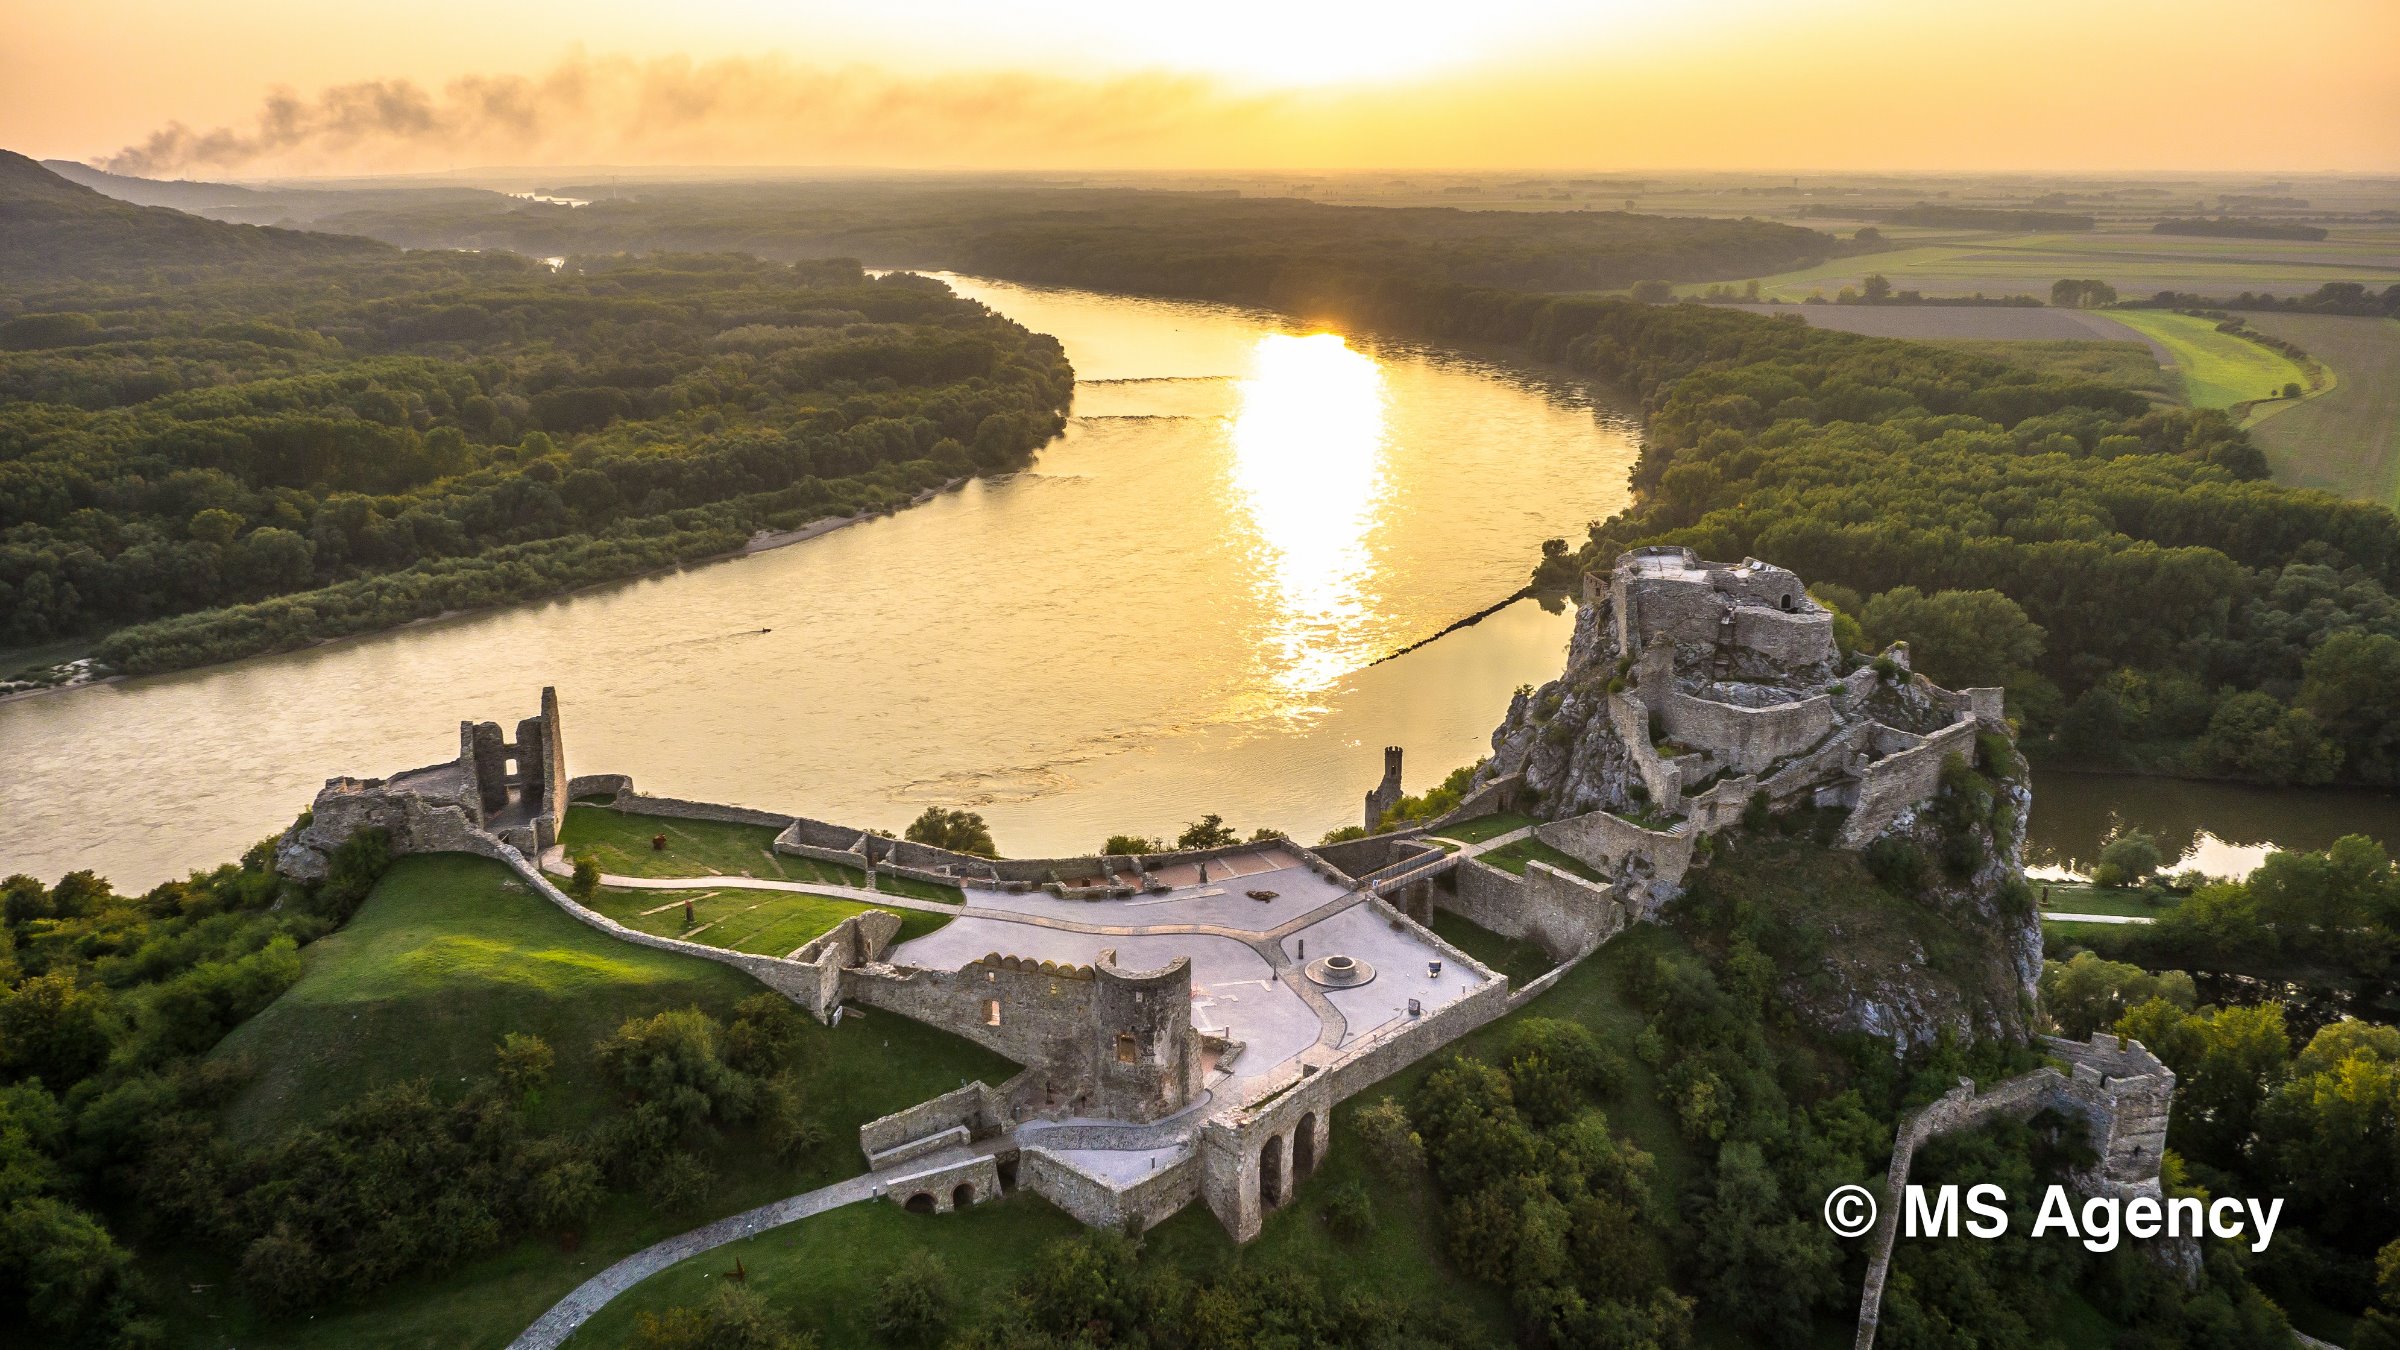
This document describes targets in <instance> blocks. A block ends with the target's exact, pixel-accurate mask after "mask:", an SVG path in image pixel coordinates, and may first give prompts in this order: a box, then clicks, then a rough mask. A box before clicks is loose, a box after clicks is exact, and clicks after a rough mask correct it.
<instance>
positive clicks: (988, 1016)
mask: <svg viewBox="0 0 2400 1350" xmlns="http://www.w3.org/2000/svg"><path fill="white" fill-rule="evenodd" d="M983 1024H984V1025H985V1026H987V1027H996V1026H998V1025H1000V1000H998V999H996V998H987V999H985V1000H984V1001H983Z"/></svg>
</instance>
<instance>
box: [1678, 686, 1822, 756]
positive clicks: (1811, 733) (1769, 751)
mask: <svg viewBox="0 0 2400 1350" xmlns="http://www.w3.org/2000/svg"><path fill="white" fill-rule="evenodd" d="M1659 717H1660V720H1661V721H1663V722H1664V723H1665V724H1666V729H1667V734H1668V735H1669V736H1672V737H1674V738H1675V739H1676V740H1678V741H1681V742H1682V743H1684V744H1685V745H1689V746H1693V747H1695V748H1697V749H1701V750H1706V751H1708V752H1709V753H1710V755H1711V756H1713V757H1714V758H1715V760H1716V762H1717V763H1718V764H1720V765H1724V766H1726V767H1728V768H1731V769H1734V770H1736V771H1738V772H1741V773H1758V772H1760V771H1762V770H1764V769H1765V768H1766V767H1767V766H1768V765H1770V764H1773V763H1774V762H1775V761H1777V760H1779V759H1785V758H1788V757H1790V756H1792V755H1797V754H1799V753H1801V752H1802V751H1804V750H1807V749H1808V748H1809V747H1811V746H1813V745H1815V744H1816V743H1817V742H1819V741H1821V740H1823V739H1825V737H1826V735H1827V733H1829V732H1831V731H1832V730H1833V700H1832V699H1830V698H1828V697H1826V696H1825V695H1823V694H1817V695H1814V696H1813V697H1810V698H1806V699H1802V700H1800V701H1798V702H1796V703H1778V704H1775V705H1773V706H1771V707H1765V708H1744V707H1740V706H1738V705H1736V704H1732V703H1718V702H1714V701H1712V700H1709V699H1704V698H1694V697H1693V696H1692V695H1690V694H1687V693H1684V692H1683V691H1681V690H1679V689H1670V690H1668V691H1667V694H1666V697H1665V699H1664V700H1663V701H1662V706H1661V707H1660V708H1659Z"/></svg>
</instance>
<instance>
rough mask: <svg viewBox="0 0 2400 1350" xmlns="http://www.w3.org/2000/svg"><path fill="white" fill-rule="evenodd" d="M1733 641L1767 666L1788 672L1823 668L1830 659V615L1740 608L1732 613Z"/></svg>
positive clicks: (1831, 618)
mask: <svg viewBox="0 0 2400 1350" xmlns="http://www.w3.org/2000/svg"><path fill="white" fill-rule="evenodd" d="M1811 603H1813V602H1811ZM1733 640H1734V642H1735V644H1736V645H1738V646H1740V647H1741V648H1742V649H1743V650H1744V651H1748V652H1753V653H1755V654H1757V655H1759V656H1761V657H1764V658H1765V659H1766V660H1767V662H1768V663H1769V664H1771V665H1775V666H1781V667H1784V668H1786V669H1792V670H1799V669H1805V668H1808V667H1811V666H1819V665H1825V664H1829V663H1830V662H1832V660H1833V659H1834V643H1833V615H1832V614H1831V613H1829V612H1827V611H1825V610H1822V609H1819V610H1813V611H1801V612H1798V613H1792V614H1786V613H1784V612H1783V611H1782V610H1780V609H1756V608H1751V607H1749V606H1743V607H1741V608H1738V609H1736V610H1734V611H1733Z"/></svg>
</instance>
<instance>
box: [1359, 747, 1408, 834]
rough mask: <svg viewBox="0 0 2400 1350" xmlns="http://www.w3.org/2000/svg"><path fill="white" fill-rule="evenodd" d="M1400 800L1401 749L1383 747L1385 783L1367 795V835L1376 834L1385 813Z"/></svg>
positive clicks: (1381, 783) (1379, 784)
mask: <svg viewBox="0 0 2400 1350" xmlns="http://www.w3.org/2000/svg"><path fill="white" fill-rule="evenodd" d="M1399 800H1400V747H1399V746H1396V745H1387V746H1385V747H1383V781H1382V782H1380V783H1377V784H1376V785H1375V790H1374V791H1372V792H1370V793H1368V794H1367V815H1366V820H1365V822H1364V823H1365V825H1366V827H1367V833H1369V834H1373V833H1375V828H1376V827H1377V826H1378V825H1381V824H1382V823H1383V813H1384V812H1386V811H1389V810H1391V809H1392V806H1393V805H1394V804H1395V803H1397V802H1398V801H1399Z"/></svg>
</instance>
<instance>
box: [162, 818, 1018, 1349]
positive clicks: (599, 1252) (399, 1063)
mask: <svg viewBox="0 0 2400 1350" xmlns="http://www.w3.org/2000/svg"><path fill="white" fill-rule="evenodd" d="M303 959H304V961H305V963H306V969H305V971H304V973H303V974H302V976H301V979H300V982H299V983H298V984H297V985H294V986H293V987H292V988H291V989H290V990H289V991H287V992H286V993H285V994H284V995H283V997H282V998H280V999H278V1000H276V1001H275V1002H274V1003H273V1004H270V1005H269V1006H268V1007H267V1008H266V1009H265V1010H264V1011H263V1012H261V1013H259V1014H258V1015H257V1016H256V1017H253V1018H251V1019H250V1020H249V1021H247V1022H245V1023H243V1024H242V1025H241V1026H240V1027H239V1028H237V1029H236V1030H235V1031H234V1033H233V1034H232V1035H230V1036H228V1037H227V1038H226V1039H225V1041H224V1042H223V1043H222V1044H221V1045H220V1046H219V1047H218V1048H217V1050H216V1051H215V1052H213V1053H215V1054H217V1055H219V1056H232V1055H243V1056H246V1057H247V1058H248V1059H249V1060H250V1061H251V1062H252V1063H253V1064H254V1065H255V1066H256V1068H257V1070H258V1078H257V1080H256V1081H255V1082H253V1083H252V1084H251V1086H250V1087H249V1088H247V1089H246V1090H245V1091H244V1092H243V1094H242V1095H241V1096H239V1097H237V1098H236V1099H235V1101H234V1102H233V1103H232V1104H231V1106H230V1107H229V1108H228V1113H229V1117H228V1123H229V1127H230V1128H233V1129H235V1130H237V1131H239V1132H241V1133H242V1134H244V1135H245V1136H246V1137H251V1138H256V1137H260V1136H261V1135H263V1134H265V1133H267V1132H269V1131H280V1130H283V1129H287V1128H290V1127H291V1126H293V1125H296V1124H299V1123H304V1122H305V1121H306V1120H307V1119H309V1118H310V1117H311V1116H313V1115H315V1114H318V1113H321V1112H323V1111H325V1110H327V1109H328V1108H330V1107H331V1106H333V1105H335V1104H337V1103H340V1102H343V1101H347V1100H349V1099H351V1098H352V1097H355V1096H356V1095H358V1094H360V1093H362V1092H365V1091H368V1090H370V1089H372V1088H374V1087H377V1086H379V1085H382V1084H385V1083H391V1082H396V1081H400V1080H403V1079H407V1078H412V1077H424V1078H429V1079H431V1080H432V1081H433V1082H434V1084H435V1085H436V1087H437V1088H440V1087H443V1086H448V1085H455V1084H456V1083H457V1081H458V1079H460V1078H461V1077H464V1076H468V1075H471V1074H475V1073H481V1072H484V1071H486V1070H488V1068H489V1067H490V1064H491V1051H492V1047H493V1046H494V1045H495V1044H496V1043H497V1041H498V1040H499V1038H500V1036H501V1035H502V1034H503V1033H505V1032H509V1031H530V1032H533V1033H536V1034H538V1035H541V1036H543V1037H544V1038H545V1039H547V1040H548V1041H549V1042H550V1044H551V1047H552V1049H553V1050H555V1051H556V1052H557V1056H558V1062H557V1066H556V1069H555V1070H554V1072H553V1075H552V1082H551V1086H550V1087H549V1088H548V1089H547V1090H546V1093H545V1098H544V1100H543V1101H542V1103H541V1104H540V1105H539V1107H538V1108H537V1109H536V1112H535V1116H534V1123H535V1124H536V1125H537V1126H539V1127H541V1128H554V1129H571V1128H576V1127H579V1126H583V1125H587V1124H590V1123H592V1122H594V1121H596V1120H597V1119H599V1118H600V1117H601V1116H602V1115H603V1114H604V1113H605V1112H606V1110H607V1108H608V1099H609V1094H608V1092H607V1090H606V1089H605V1088H604V1086H603V1085H602V1084H601V1082H600V1080H599V1078H598V1074H597V1072H596V1070H595V1068H594V1065H593V1060H592V1056H591V1047H592V1044H593V1042H594V1041H596V1040H597V1039H599V1038H600V1037H601V1036H603V1035H605V1034H607V1033H608V1032H610V1031H612V1030H614V1029H615V1028H616V1026H617V1025H618V1024H619V1023H620V1022H622V1021H623V1020H624V1019H626V1018H628V1017H633V1016H647V1015H649V1014H652V1013H655V1012H659V1011H663V1010H665V1009H669V1008H682V1007H695V1006H696V1007H699V1008H701V1009H703V1010H705V1011H707V1012H710V1013H712V1014H715V1015H717V1016H725V1015H728V1014H730V1012H731V1011H732V1008H733V1006H734V1004H736V1003H738V1002H739V1001H740V1000H742V999H743V998H746V997H748V996H750V995H752V994H756V993H758V992H760V991H761V990H762V988H763V986H761V985H759V984H758V983H757V982H755V981H753V980H752V979H750V978H749V977H748V976H746V975H743V974H742V973H740V972H739V971H736V970H733V969H732V968H730V967H726V966H720V965H717V964H715V963H713V962H710V961H705V960H701V959H698V958H695V957H688V956H682V955H678V954H676V953H672V952H662V951H656V950H653V949H651V948H647V947H638V946H634V945H632V944H630V943H625V942H621V941H617V940H615V939H612V938H609V937H607V936H606V935H604V934H602V933H600V932H598V931H597V930H595V929H592V928H590V927H588V926H586V925H584V924H582V923H579V922H577V921H576V920H575V919H573V918H572V917H570V916H569V915H567V914H566V913H565V912H563V911H561V910H560V909H559V908H558V907H557V906H555V905H553V904H551V903H550V902H548V901H546V900H544V899H542V898H541V897H539V896H537V895H535V894H534V893H533V892H532V891H531V890H530V889H528V888H527V887H526V886H525V885H524V884H523V883H522V882H520V881H519V880H517V878H516V877H515V876H513V875H512V874H511V873H509V872H508V870H507V869H505V868H503V867H501V866H500V865H499V864H498V863H494V862H490V861H488V860H485V859H481V858H472V857H465V856H459V855H441V856H433V857H414V858H404V859H402V860H400V861H399V862H398V863H396V864H395V865H394V866H393V868H392V871H391V873H390V874H389V875H388V876H386V877H385V878H384V880H383V882H382V884H381V885H379V886H378V887H377V888H376V890H375V893H374V894H373V895H371V896H369V897H368V899H367V902H366V904H365V905H364V906H362V907H361V908H360V910H359V912H358V915H357V916H356V917H355V918H353V919H352V920H351V922H350V924H349V925H348V926H347V927H345V928H344V929H343V930H342V931H340V932H338V933H335V934H333V935H332V936H330V937H327V938H324V939H322V940H320V941H318V942H316V943H313V944H311V945H310V946H309V947H307V948H306V949H305V950H304V952H303ZM803 1030H804V1037H803V1040H802V1049H801V1054H802V1061H801V1062H802V1063H803V1064H804V1065H805V1076H806V1083H807V1089H808V1092H809V1100H810V1102H811V1109H812V1110H814V1111H816V1112H817V1113H818V1115H819V1123H820V1124H821V1125H822V1126H823V1128H824V1132H825V1137H826V1142H825V1144H824V1146H823V1147H821V1148H819V1149H816V1150H814V1151H812V1152H810V1153H807V1154H805V1155H803V1156H802V1157H800V1158H798V1159H797V1160H795V1161H792V1162H788V1163H784V1162H770V1161H765V1160H764V1159H765V1154H764V1150H763V1149H761V1148H760V1147H759V1146H758V1145H757V1143H756V1141H755V1140H752V1139H751V1138H749V1137H748V1136H747V1134H746V1133H745V1132H742V1131H735V1132H732V1133H729V1134H728V1135H726V1136H725V1137H723V1138H721V1139H719V1140H716V1141H714V1142H713V1143H705V1144H704V1145H703V1147H702V1152H703V1155H704V1156H705V1157H707V1158H708V1160H709V1161H710V1162H711V1163H712V1165H713V1166H714V1167H715V1169H716V1172H717V1176H718V1182H717V1187H716V1190H715V1192H714V1193H713V1194H712V1196H711V1197H710V1200H709V1203H708V1204H707V1205H706V1206H705V1207H704V1208H702V1209H700V1210H698V1211H695V1212H693V1213H688V1214H677V1215H659V1214H655V1213H653V1212H652V1211H651V1210H650V1208H649V1207H648V1206H647V1205H646V1204H644V1203H643V1202H641V1201H638V1200H635V1199H631V1198H625V1197H619V1198H617V1199H615V1200H612V1201H611V1202H610V1204H609V1205H608V1206H606V1207H605V1208H604V1209H603V1210H602V1212H601V1213H600V1215H599V1216H598V1217H597V1218H595V1219H594V1220H593V1221H592V1222H591V1223H590V1224H589V1225H588V1226H587V1227H586V1229H585V1231H584V1232H583V1233H582V1234H581V1237H580V1241H579V1243H578V1245H577V1247H576V1248H575V1250H573V1251H568V1250H563V1249H562V1248H561V1246H560V1244H559V1243H558V1242H556V1241H554V1240H551V1239H548V1238H540V1239H528V1240H525V1241H522V1242H518V1243H516V1244H514V1245H512V1246H510V1247H508V1248H505V1249H503V1250H501V1251H498V1252H496V1253H493V1254H491V1255H488V1256H484V1257H480V1258H477V1259H474V1260H471V1261H469V1262H467V1263H466V1264H464V1265H462V1266H461V1267H459V1268H458V1269H456V1270H453V1271H450V1272H448V1273H446V1274H443V1275H441V1276H439V1277H436V1278H433V1279H429V1280H425V1281H420V1282H413V1283H409V1284H407V1285H404V1286H401V1287H397V1288H394V1289H391V1290H387V1291H384V1292H382V1293H380V1294H377V1295H373V1296H370V1297H368V1298H365V1299H361V1300H359V1301H357V1302H355V1303H352V1304H348V1305H343V1306H338V1307H335V1308H330V1309H326V1310H323V1311H321V1312H319V1313H318V1314H317V1315H316V1316H314V1317H312V1318H310V1319H308V1320H306V1321H304V1322H301V1323H297V1324H281V1325H274V1324H269V1325H263V1326H262V1325H259V1324H256V1323H255V1322H254V1321H253V1320H252V1318H251V1315H250V1313H249V1311H248V1310H247V1308H246V1307H245V1305H243V1304H242V1303H240V1302H239V1301H238V1300H237V1299H235V1298H234V1297H233V1296H232V1295H231V1293H230V1289H231V1285H230V1280H229V1275H230V1272H229V1270H228V1269H227V1265H226V1260H225V1257H224V1255H223V1254H221V1253H211V1252H197V1251H190V1250H167V1251H162V1252H158V1253H155V1254H153V1253H151V1252H148V1251H145V1256H146V1257H154V1264H155V1267H156V1269H157V1270H158V1272H159V1273H160V1275H161V1277H162V1284H164V1285H165V1286H167V1287H169V1288H171V1289H173V1290H174V1291H176V1292H175V1304H174V1306H173V1307H172V1308H171V1309H170V1312H171V1316H170V1319H169V1322H170V1325H172V1326H174V1327H176V1328H177V1329H178V1333H179V1335H180V1336H181V1343H183V1344H188V1345H191V1346H195V1347H198V1346H210V1347H220V1346H223V1345H226V1344H229V1343H239V1344H241V1345H244V1346H292V1347H336V1346H339V1347H345V1350H347V1348H348V1347H367V1348H368V1350H419V1348H420V1347H421V1348H422V1350H435V1348H436V1347H442V1348H445V1350H446V1348H447V1347H455V1346H476V1347H500V1346H504V1345H506V1344H507V1343H508V1341H509V1340H511V1339H512V1338H514V1337H515V1336H516V1334H517V1333H518V1332H520V1331H522V1330H523V1329H524V1328H525V1326H526V1325H527V1324H528V1323H530V1322H531V1321H532V1320H533V1319H534V1318H535V1317H537V1316H539V1315H540V1314H541V1312H542V1310H543V1309H545V1308H547V1307H548V1306H549V1305H550V1304H552V1303H553V1302H556V1301H557V1300H558V1298H559V1297H561V1296H562V1295H564V1294H565V1293H566V1292H567V1291H568V1290H569V1289H571V1288H573V1287H574V1286H575V1285H576V1284H577V1283H579V1282H580V1281H582V1280H583V1279H584V1278H585V1277H586V1276H588V1275H590V1274H591V1273H592V1272H594V1271H596V1270H599V1269H600V1268H602V1267H603V1266H606V1265H607V1264H608V1263H609V1262H611V1261H614V1260H616V1259H618V1258H619V1257H622V1256H625V1255H627V1254H629V1253H631V1252H634V1251H637V1250H639V1249H640V1248H642V1247H644V1246H647V1245H648V1244H650V1243H652V1242H655V1241H658V1240H659V1239H660V1238H664V1237H668V1236H671V1235H672V1234H675V1233H679V1232H682V1231H684V1230H685V1229H688V1228H691V1227H693V1226H694V1225H696V1224H700V1223H704V1222H707V1221H708V1220H709V1219H712V1218H715V1217H718V1216H720V1215H723V1214H730V1213H736V1212H739V1211H741V1210H744V1209H749V1208H752V1207H754V1206H757V1205H761V1204H765V1203H767V1202H768V1201H771V1200H776V1199H780V1198H782V1197H784V1196H787V1195H792V1194H796V1193H798V1192H801V1191H805V1190H811V1189H814V1188H815V1187H818V1186H822V1185H824V1184H826V1183H828V1182H831V1181H835V1180H839V1179H840V1178H842V1177H845V1176H850V1175H854V1174H856V1173H857V1172H859V1171H861V1170H863V1169H864V1167H865V1161H864V1159H863V1158H862V1157H861V1156H860V1154H859V1151H858V1127H859V1125H860V1124H862V1123H864V1122H865V1121H868V1120H871V1119H873V1118H875V1117H877V1116H880V1115H885V1114H888V1113H890V1112H892V1111H896V1110H899V1109H901V1108H902V1107H906V1106H911V1105H914V1104H916V1103H918V1102H921V1101H923V1100H925V1099H926V1098H928V1097H931V1096H934V1095H936V1094H938V1093H941V1092H946V1091H948V1090H950V1089H952V1088H955V1087H957V1086H959V1085H960V1084H961V1083H962V1082H965V1081H967V1080H969V1079H974V1078H981V1079H983V1080H984V1081H985V1082H988V1083H999V1082H1001V1081H1002V1080H1003V1079H1005V1078H1007V1077H1008V1076H1010V1075H1011V1074H1013V1073H1015V1072H1016V1066H1014V1065H1013V1064H1011V1063H1009V1062H1008V1061H1007V1060H1005V1059H1002V1058H1000V1057H999V1056H997V1055H994V1054H992V1053H990V1052H989V1051H986V1050H984V1049H982V1048H981V1047H979V1046H976V1045H974V1044H973V1043H971V1042H969V1041H966V1040H962V1039H960V1038H958V1037H955V1036H952V1035H949V1034H948V1033H946V1032H941V1031H936V1030H934V1029H933V1028H931V1027H928V1026H924V1025H922V1024H920V1023H917V1022H911V1021H909V1020H907V1019H906V1018H902V1017H896V1016H888V1015H885V1014H881V1013H875V1014H872V1015H869V1016H864V1017H857V1018H846V1019H844V1021H843V1024H842V1026H841V1027H840V1028H839V1029H838V1030H836V1029H832V1028H827V1027H821V1026H819V1025H817V1024H816V1023H814V1022H808V1023H807V1024H806V1026H805V1027H804V1028H803ZM195 1285H200V1286H206V1288H204V1289H203V1290H202V1291H201V1292H199V1293H191V1292H188V1291H189V1290H190V1289H191V1287H192V1286H195Z"/></svg>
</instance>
